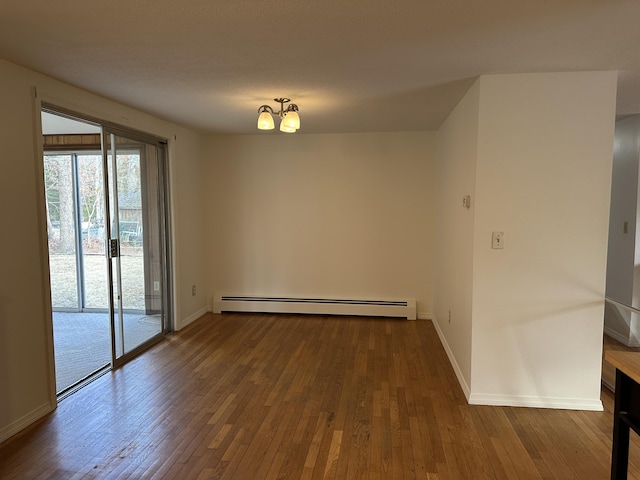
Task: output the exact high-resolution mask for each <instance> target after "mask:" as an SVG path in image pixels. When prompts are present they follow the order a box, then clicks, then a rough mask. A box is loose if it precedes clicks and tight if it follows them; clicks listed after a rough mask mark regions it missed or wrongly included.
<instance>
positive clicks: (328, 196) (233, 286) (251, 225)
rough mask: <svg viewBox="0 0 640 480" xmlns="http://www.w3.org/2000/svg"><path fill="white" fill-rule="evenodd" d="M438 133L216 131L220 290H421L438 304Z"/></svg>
mask: <svg viewBox="0 0 640 480" xmlns="http://www.w3.org/2000/svg"><path fill="white" fill-rule="evenodd" d="M433 149H434V136H433V134H432V133H428V132H408V133H383V134H344V135H339V134H336V135H304V134H295V135H285V134H280V133H273V134H266V135H243V136H212V137H209V138H207V141H206V148H205V161H204V165H203V172H204V173H203V177H202V178H203V181H204V183H205V187H204V190H205V192H206V193H205V203H206V210H207V229H206V238H207V252H208V260H207V272H208V274H209V275H210V277H209V285H210V292H209V294H210V295H213V294H214V293H222V294H258V295H278V296H281V295H303V296H320V297H324V296H330V297H347V298H363V297H364V298H380V297H382V298H395V297H399V298H415V299H416V300H417V301H418V312H419V314H421V315H422V316H426V315H429V314H430V313H431V312H432V285H433V265H432V257H431V255H432V252H433V247H432V235H431V230H430V227H431V226H432V217H433V212H434V210H433V193H434V186H435V184H434V181H433Z"/></svg>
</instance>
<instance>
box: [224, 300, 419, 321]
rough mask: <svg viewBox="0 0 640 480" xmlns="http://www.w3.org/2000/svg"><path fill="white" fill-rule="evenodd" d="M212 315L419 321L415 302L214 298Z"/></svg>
mask: <svg viewBox="0 0 640 480" xmlns="http://www.w3.org/2000/svg"><path fill="white" fill-rule="evenodd" d="M213 312H214V313H222V312H260V313H307V314H318V315H358V316H374V317H401V318H402V317H404V318H406V319H408V320H415V319H416V301H415V300H354V299H338V298H300V297H259V296H245V295H215V296H214V299H213Z"/></svg>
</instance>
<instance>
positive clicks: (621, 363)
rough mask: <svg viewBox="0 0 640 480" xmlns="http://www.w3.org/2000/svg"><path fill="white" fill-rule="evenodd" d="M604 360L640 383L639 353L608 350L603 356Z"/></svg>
mask: <svg viewBox="0 0 640 480" xmlns="http://www.w3.org/2000/svg"><path fill="white" fill-rule="evenodd" d="M604 359H605V361H607V362H609V363H610V364H611V365H613V366H614V367H615V368H617V369H618V370H620V371H621V372H622V373H624V374H625V375H627V376H628V377H630V378H632V379H633V380H634V381H636V382H637V383H640V352H621V351H617V350H608V351H606V352H605V354H604Z"/></svg>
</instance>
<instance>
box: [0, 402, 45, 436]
mask: <svg viewBox="0 0 640 480" xmlns="http://www.w3.org/2000/svg"><path fill="white" fill-rule="evenodd" d="M55 408H56V407H55V405H52V404H51V403H50V402H48V403H45V404H44V405H41V406H39V407H38V408H36V409H35V410H33V411H32V412H30V413H27V414H26V415H25V416H23V417H22V418H19V419H18V420H16V421H15V422H12V423H10V424H9V425H7V426H6V427H4V428H2V429H0V444H1V443H2V442H4V441H5V440H8V439H9V438H11V437H13V436H14V435H15V434H17V433H20V432H21V431H22V430H24V429H25V428H27V427H28V426H30V425H32V424H33V423H35V422H37V421H38V420H40V419H41V418H43V417H44V416H45V415H48V414H49V413H51V412H53V411H54V410H55Z"/></svg>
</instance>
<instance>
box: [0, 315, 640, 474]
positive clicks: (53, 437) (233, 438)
mask: <svg viewBox="0 0 640 480" xmlns="http://www.w3.org/2000/svg"><path fill="white" fill-rule="evenodd" d="M603 402H604V404H605V407H606V408H605V411H604V412H574V411H562V410H545V409H527V408H504V407H484V406H470V405H467V402H466V400H465V398H464V395H463V393H462V390H461V389H460V387H459V385H458V382H457V380H456V378H455V375H454V372H453V370H452V368H451V365H450V363H449V361H448V359H447V356H446V354H445V352H444V350H443V348H442V346H441V344H440V342H439V340H438V337H437V334H436V332H435V329H434V327H433V325H432V324H431V322H429V321H421V320H418V321H415V322H413V321H405V320H390V319H369V318H351V317H349V318H345V317H340V318H338V317H320V316H295V315H281V316H274V315H254V314H224V315H212V314H209V315H206V316H204V317H203V318H201V319H199V320H198V321H196V322H194V323H193V324H192V325H190V326H189V327H187V328H186V329H184V330H183V331H181V332H178V333H175V334H173V335H172V336H170V337H169V338H168V339H167V340H166V341H164V342H162V343H160V344H159V345H157V346H155V347H153V348H152V349H151V350H149V351H148V352H146V353H144V354H143V355H141V356H140V357H138V358H137V359H135V360H133V361H132V362H130V363H128V364H127V365H125V366H123V367H121V368H120V369H118V370H116V371H114V372H111V373H110V374H107V375H105V376H103V377H101V378H99V379H98V380H96V381H95V382H93V383H92V384H90V385H89V386H87V387H85V388H84V389H83V390H81V391H79V392H77V393H76V394H74V395H72V396H71V397H69V398H67V399H65V400H63V401H62V402H61V403H60V405H59V407H58V409H57V410H56V411H55V412H54V413H52V414H51V415H49V416H48V417H47V418H46V419H45V420H43V421H41V422H40V423H39V424H38V425H36V426H35V427H32V428H30V429H28V430H27V431H26V432H24V433H23V434H21V435H20V436H18V437H16V438H14V439H11V440H9V441H8V442H6V443H5V444H4V445H2V446H0V478H7V479H8V478H16V479H36V478H37V479H94V478H109V479H126V478H131V479H161V478H165V479H174V478H176V479H199V480H202V479H238V480H240V479H241V480H249V479H251V480H257V479H260V480H262V479H264V480H266V479H296V480H297V479H310V480H313V479H325V478H327V479H340V480H342V479H369V480H381V479H414V478H415V479H520V478H522V479H551V478H556V479H580V480H584V479H606V478H609V463H610V448H611V440H610V438H611V432H612V414H611V409H612V404H613V400H612V397H611V394H610V393H608V392H607V391H606V390H604V391H603ZM632 436H633V434H632ZM638 443H639V442H638V439H637V438H635V437H634V438H633V439H632V450H631V454H630V458H631V461H632V463H631V468H630V475H629V478H635V479H638V478H640V474H639V472H640V468H639V460H640V448H639V446H638Z"/></svg>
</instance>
